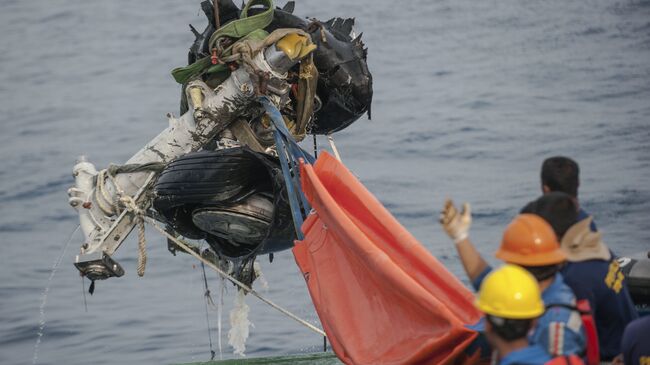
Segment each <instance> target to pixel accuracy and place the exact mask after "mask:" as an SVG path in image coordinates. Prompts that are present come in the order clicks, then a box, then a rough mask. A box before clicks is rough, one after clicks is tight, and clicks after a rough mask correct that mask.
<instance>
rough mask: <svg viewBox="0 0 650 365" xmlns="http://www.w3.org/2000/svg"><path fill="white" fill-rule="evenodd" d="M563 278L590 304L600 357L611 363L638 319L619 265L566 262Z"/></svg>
mask: <svg viewBox="0 0 650 365" xmlns="http://www.w3.org/2000/svg"><path fill="white" fill-rule="evenodd" d="M613 256H614V255H613V254H612V257H613ZM562 274H563V275H564V281H565V282H566V283H567V285H569V287H571V288H572V289H573V292H574V293H575V295H576V298H578V299H587V300H588V301H589V305H590V306H591V310H592V311H593V313H594V320H595V321H596V330H597V332H598V344H599V346H600V357H601V358H602V359H603V360H606V361H609V360H611V359H612V358H614V357H615V356H616V355H618V354H620V353H621V348H620V345H621V338H622V337H623V330H624V329H625V326H627V324H628V323H630V322H631V321H632V320H634V319H635V318H637V317H638V314H637V311H636V309H635V308H634V303H633V302H632V298H631V297H630V293H629V291H628V289H627V285H626V284H625V276H624V275H623V273H622V272H621V268H620V266H619V265H618V262H617V261H616V260H615V259H611V260H609V261H605V260H587V261H580V262H569V263H567V265H566V266H565V267H564V268H563V269H562ZM648 336H649V337H650V332H648Z"/></svg>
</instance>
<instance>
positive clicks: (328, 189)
mask: <svg viewBox="0 0 650 365" xmlns="http://www.w3.org/2000/svg"><path fill="white" fill-rule="evenodd" d="M301 180H302V188H303V191H304V193H305V195H306V197H307V200H308V201H309V202H310V203H311V205H312V207H313V209H314V211H313V212H312V213H311V214H310V215H309V216H308V218H307V219H306V221H305V222H304V224H303V226H302V231H303V232H304V233H305V238H304V239H303V240H302V241H297V242H296V245H295V247H294V248H293V254H294V256H295V259H296V262H297V263H298V266H299V267H300V270H301V271H302V273H303V276H304V278H305V281H306V282H307V286H308V288H309V293H310V295H311V297H312V301H313V302H314V305H315V307H316V311H317V313H318V316H319V318H320V320H321V323H322V324H323V328H324V330H325V332H326V334H327V336H328V338H329V340H330V342H331V345H332V349H333V350H334V352H335V353H336V355H337V356H338V357H339V358H340V359H341V360H342V361H344V362H345V363H347V364H451V363H455V362H458V361H459V357H461V356H460V355H461V354H462V353H463V351H464V350H465V349H466V348H467V346H468V345H469V344H470V342H471V341H472V340H473V339H474V338H475V337H476V336H477V334H476V332H474V331H472V330H469V329H467V328H465V327H464V326H465V325H466V324H471V323H474V322H476V321H477V320H478V319H479V317H480V314H479V313H478V312H477V311H476V309H475V308H474V306H473V304H472V303H473V295H472V293H471V292H470V291H469V290H467V288H465V286H464V285H463V284H462V283H461V282H460V281H459V280H458V279H457V278H456V277H455V276H453V275H452V274H451V273H450V272H449V271H447V269H446V268H445V267H444V266H443V265H442V264H441V263H440V262H439V261H438V260H437V259H436V258H435V257H433V256H432V255H431V254H430V253H429V252H428V251H427V250H426V249H425V248H424V247H423V246H422V245H421V244H420V243H419V242H418V241H417V240H416V239H415V237H413V236H412V235H411V234H410V233H409V232H408V231H407V230H406V229H405V228H404V227H403V226H402V225H401V224H399V222H398V221H397V220H396V219H395V218H394V217H393V216H392V215H391V214H390V213H389V212H388V210H386V208H384V207H383V205H382V204H381V203H380V202H379V201H378V200H377V199H376V198H375V197H374V196H373V195H372V194H371V193H370V192H369V191H368V190H366V189H365V187H364V186H363V185H362V184H361V183H360V182H359V181H358V180H357V179H356V178H355V177H354V176H353V175H352V174H351V173H350V171H349V170H348V169H347V168H346V167H345V166H344V165H343V164H342V163H340V162H339V161H337V160H336V159H334V158H333V157H332V156H331V155H329V154H327V153H323V154H321V155H320V156H319V159H318V161H317V162H316V163H315V165H314V166H311V165H309V164H302V165H301Z"/></svg>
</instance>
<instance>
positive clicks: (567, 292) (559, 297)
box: [542, 273, 576, 304]
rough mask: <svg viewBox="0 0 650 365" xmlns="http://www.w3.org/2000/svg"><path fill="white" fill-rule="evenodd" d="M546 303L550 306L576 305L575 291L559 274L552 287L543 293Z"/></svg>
mask: <svg viewBox="0 0 650 365" xmlns="http://www.w3.org/2000/svg"><path fill="white" fill-rule="evenodd" d="M542 298H543V299H544V303H548V304H551V303H552V304H575V299H576V297H575V295H574V294H573V290H571V287H570V286H569V285H568V284H567V282H566V281H565V280H564V275H562V274H560V273H557V274H556V276H555V280H553V283H552V284H551V286H549V287H548V288H546V290H544V292H542Z"/></svg>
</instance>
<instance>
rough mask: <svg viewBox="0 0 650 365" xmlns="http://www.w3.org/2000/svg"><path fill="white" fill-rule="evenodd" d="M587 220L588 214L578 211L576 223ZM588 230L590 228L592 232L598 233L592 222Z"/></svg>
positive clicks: (582, 210) (594, 223) (581, 210)
mask: <svg viewBox="0 0 650 365" xmlns="http://www.w3.org/2000/svg"><path fill="white" fill-rule="evenodd" d="M587 218H589V213H587V212H586V211H585V210H584V209H582V208H580V210H578V222H580V221H581V220H583V219H587ZM589 228H591V231H592V232H598V228H597V227H596V222H595V221H594V220H592V221H591V225H589Z"/></svg>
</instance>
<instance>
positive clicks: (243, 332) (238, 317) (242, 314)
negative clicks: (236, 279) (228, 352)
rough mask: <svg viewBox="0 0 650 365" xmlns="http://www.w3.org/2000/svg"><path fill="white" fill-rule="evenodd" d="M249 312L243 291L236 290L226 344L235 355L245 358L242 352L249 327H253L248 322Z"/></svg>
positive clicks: (244, 348) (244, 349)
mask: <svg viewBox="0 0 650 365" xmlns="http://www.w3.org/2000/svg"><path fill="white" fill-rule="evenodd" d="M249 311H250V308H249V307H248V305H247V304H246V295H245V294H244V291H243V290H238V291H237V295H235V304H234V307H233V308H232V310H231V311H230V331H228V344H229V345H230V346H232V348H233V350H234V351H233V353H234V354H235V355H240V356H246V354H245V353H244V351H246V340H247V339H248V333H249V326H250V327H255V326H253V324H252V323H251V322H250V321H249V320H248V312H249Z"/></svg>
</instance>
